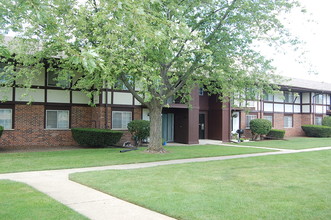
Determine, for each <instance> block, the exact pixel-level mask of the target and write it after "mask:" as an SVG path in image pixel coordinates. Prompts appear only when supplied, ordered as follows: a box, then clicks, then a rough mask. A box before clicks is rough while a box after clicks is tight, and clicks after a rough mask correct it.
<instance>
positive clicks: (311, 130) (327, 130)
mask: <svg viewBox="0 0 331 220" xmlns="http://www.w3.org/2000/svg"><path fill="white" fill-rule="evenodd" d="M301 128H302V130H303V131H304V132H305V134H306V136H308V137H331V127H328V126H323V125H302V126H301Z"/></svg>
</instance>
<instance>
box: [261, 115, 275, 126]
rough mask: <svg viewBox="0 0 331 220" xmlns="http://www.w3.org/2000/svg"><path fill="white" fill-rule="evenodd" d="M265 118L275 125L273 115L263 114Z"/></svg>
mask: <svg viewBox="0 0 331 220" xmlns="http://www.w3.org/2000/svg"><path fill="white" fill-rule="evenodd" d="M263 119H266V120H268V121H270V122H271V124H272V125H273V118H272V115H263Z"/></svg>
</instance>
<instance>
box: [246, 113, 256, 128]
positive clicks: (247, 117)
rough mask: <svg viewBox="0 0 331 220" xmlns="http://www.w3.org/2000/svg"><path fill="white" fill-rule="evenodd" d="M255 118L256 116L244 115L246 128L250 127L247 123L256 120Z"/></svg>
mask: <svg viewBox="0 0 331 220" xmlns="http://www.w3.org/2000/svg"><path fill="white" fill-rule="evenodd" d="M256 118H257V116H256V115H246V128H247V129H249V128H250V125H249V123H250V122H251V121H252V120H253V119H256Z"/></svg>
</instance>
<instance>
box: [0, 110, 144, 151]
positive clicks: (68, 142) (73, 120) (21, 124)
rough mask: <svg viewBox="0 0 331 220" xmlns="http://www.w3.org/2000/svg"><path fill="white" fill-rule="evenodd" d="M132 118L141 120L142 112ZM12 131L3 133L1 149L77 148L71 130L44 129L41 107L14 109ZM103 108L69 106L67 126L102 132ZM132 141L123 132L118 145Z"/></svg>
mask: <svg viewBox="0 0 331 220" xmlns="http://www.w3.org/2000/svg"><path fill="white" fill-rule="evenodd" d="M107 111H108V128H111V112H112V108H111V107H108V108H107ZM132 111H133V118H134V119H141V108H140V107H136V108H133V109H132ZM13 114H14V118H13V120H14V129H12V130H6V131H4V132H3V135H2V137H1V138H0V146H1V147H31V146H76V145H77V143H76V142H75V141H74V140H73V138H72V135H71V131H70V129H67V130H56V129H45V106H44V105H23V104H22V105H15V109H14V111H13ZM105 114H106V108H105V107H90V106H71V107H70V124H71V127H72V128H84V127H85V128H88V127H92V128H93V127H95V128H105V127H106V123H105V121H106V116H105ZM125 141H131V135H130V133H129V132H127V131H126V132H125V133H124V135H123V137H122V139H121V141H120V142H119V145H121V144H122V143H124V142H125Z"/></svg>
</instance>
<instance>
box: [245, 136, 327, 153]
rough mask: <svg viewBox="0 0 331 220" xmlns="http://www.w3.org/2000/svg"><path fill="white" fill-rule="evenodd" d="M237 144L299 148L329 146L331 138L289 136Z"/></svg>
mask: <svg viewBox="0 0 331 220" xmlns="http://www.w3.org/2000/svg"><path fill="white" fill-rule="evenodd" d="M239 145H246V146H257V147H273V148H281V149H292V150H299V149H306V148H316V147H329V146H331V138H307V137H300V138H291V139H288V140H286V139H284V140H267V141H255V142H244V143H240V144H239Z"/></svg>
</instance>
